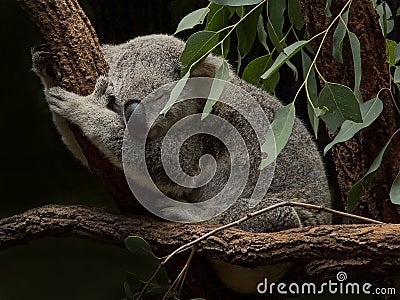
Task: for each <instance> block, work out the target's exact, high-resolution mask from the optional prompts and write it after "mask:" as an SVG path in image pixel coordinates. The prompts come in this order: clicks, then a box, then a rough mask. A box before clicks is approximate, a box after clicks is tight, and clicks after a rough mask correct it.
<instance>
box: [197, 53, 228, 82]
mask: <svg viewBox="0 0 400 300" xmlns="http://www.w3.org/2000/svg"><path fill="white" fill-rule="evenodd" d="M222 61H223V58H222V57H219V56H214V55H212V54H210V55H209V56H207V58H206V59H205V60H203V61H202V62H201V63H200V64H199V65H198V66H197V67H196V69H194V71H193V72H192V77H215V73H216V72H217V70H218V68H219V67H220V66H221V65H222ZM232 76H233V72H232V71H231V70H229V77H232Z"/></svg>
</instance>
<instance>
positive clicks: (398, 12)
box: [396, 7, 400, 17]
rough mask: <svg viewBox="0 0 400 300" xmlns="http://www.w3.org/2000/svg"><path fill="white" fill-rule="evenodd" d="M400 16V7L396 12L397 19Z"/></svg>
mask: <svg viewBox="0 0 400 300" xmlns="http://www.w3.org/2000/svg"><path fill="white" fill-rule="evenodd" d="M398 16H400V7H399V8H398V9H397V11H396V17H398Z"/></svg>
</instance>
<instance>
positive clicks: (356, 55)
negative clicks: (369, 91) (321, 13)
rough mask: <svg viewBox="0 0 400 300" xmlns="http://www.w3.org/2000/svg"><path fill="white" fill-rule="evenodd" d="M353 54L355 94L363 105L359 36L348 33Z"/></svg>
mask: <svg viewBox="0 0 400 300" xmlns="http://www.w3.org/2000/svg"><path fill="white" fill-rule="evenodd" d="M348 34H349V39H350V46H351V52H352V54H353V64H354V94H355V95H356V98H357V100H358V102H360V103H362V96H361V92H360V84H361V76H362V68H361V50H360V41H359V40H358V38H357V36H356V35H355V34H354V33H352V32H350V31H348Z"/></svg>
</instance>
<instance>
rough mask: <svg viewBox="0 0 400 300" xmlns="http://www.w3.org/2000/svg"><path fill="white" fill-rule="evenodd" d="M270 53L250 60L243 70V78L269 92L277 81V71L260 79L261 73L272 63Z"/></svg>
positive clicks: (273, 88) (271, 91)
mask: <svg viewBox="0 0 400 300" xmlns="http://www.w3.org/2000/svg"><path fill="white" fill-rule="evenodd" d="M272 62H273V60H272V56H271V54H268V55H264V56H261V57H257V58H256V59H254V60H253V61H251V62H250V63H249V64H248V65H247V67H246V69H244V72H243V76H242V77H243V79H244V80H245V81H247V82H249V83H251V84H253V85H255V86H258V87H263V88H264V89H266V90H267V91H268V92H269V93H273V91H274V90H275V87H276V85H277V84H278V82H279V72H275V73H274V74H273V75H272V76H271V77H270V78H268V79H265V80H262V79H261V75H262V74H263V73H264V72H265V71H266V70H267V69H268V68H269V67H270V66H271V65H272Z"/></svg>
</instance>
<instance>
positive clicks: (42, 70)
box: [31, 44, 55, 87]
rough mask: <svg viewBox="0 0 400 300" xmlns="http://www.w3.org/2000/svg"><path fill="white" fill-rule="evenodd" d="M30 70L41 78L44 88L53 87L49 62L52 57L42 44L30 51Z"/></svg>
mask: <svg viewBox="0 0 400 300" xmlns="http://www.w3.org/2000/svg"><path fill="white" fill-rule="evenodd" d="M31 54H32V70H33V71H34V72H35V73H36V74H37V75H38V76H40V77H41V78H42V80H43V83H44V84H45V86H46V87H52V86H54V85H55V76H54V72H53V69H52V68H51V62H52V60H53V58H54V55H53V54H52V53H51V52H50V51H49V49H48V47H47V46H46V45H44V44H42V45H38V46H35V47H33V48H32V49H31Z"/></svg>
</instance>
